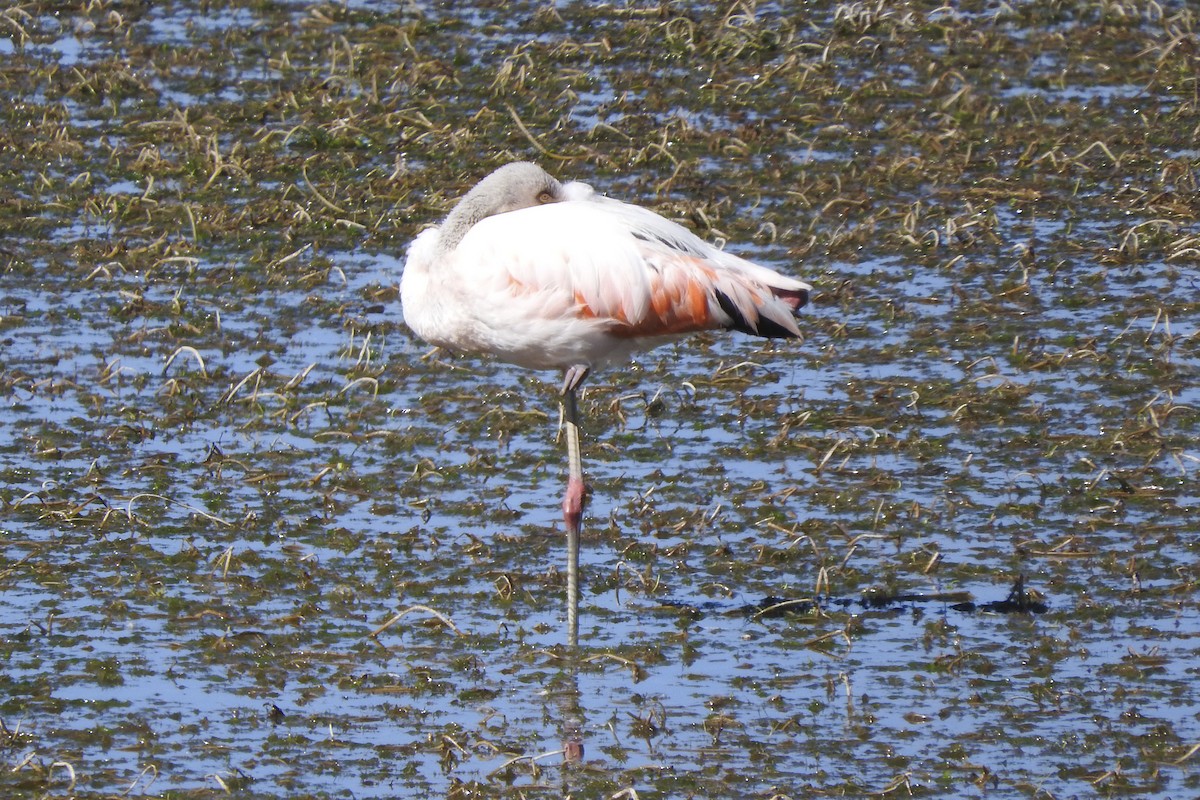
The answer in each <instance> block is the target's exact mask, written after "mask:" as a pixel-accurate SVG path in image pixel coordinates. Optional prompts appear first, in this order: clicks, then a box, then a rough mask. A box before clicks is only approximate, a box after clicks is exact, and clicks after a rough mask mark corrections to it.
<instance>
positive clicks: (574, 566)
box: [562, 366, 588, 647]
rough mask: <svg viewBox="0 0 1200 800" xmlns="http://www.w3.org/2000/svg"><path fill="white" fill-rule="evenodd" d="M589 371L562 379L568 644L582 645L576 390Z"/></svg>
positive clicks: (576, 370)
mask: <svg viewBox="0 0 1200 800" xmlns="http://www.w3.org/2000/svg"><path fill="white" fill-rule="evenodd" d="M587 374H588V369H587V368H586V367H579V366H576V367H571V368H570V369H568V370H567V372H566V375H565V376H564V377H563V386H562V393H563V424H564V426H565V427H566V434H567V493H566V495H565V496H564V497H563V502H562V508H563V522H564V523H565V524H566V528H567V643H568V644H569V645H570V646H571V647H575V646H576V645H578V644H579V529H580V523H581V522H582V520H583V504H584V500H585V499H586V497H587V487H586V486H584V484H583V457H582V456H581V455H580V452H579V404H578V396H577V393H576V389H577V388H578V387H579V384H581V383H582V382H583V379H584V378H586V377H587Z"/></svg>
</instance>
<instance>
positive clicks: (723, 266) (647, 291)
mask: <svg viewBox="0 0 1200 800" xmlns="http://www.w3.org/2000/svg"><path fill="white" fill-rule="evenodd" d="M811 288H812V287H810V286H809V285H808V284H806V283H804V282H802V281H799V280H796V279H795V278H790V277H787V276H785V275H781V274H780V273H778V272H775V271H774V270H771V269H767V268H766V267H761V266H758V265H757V264H753V263H751V262H749V261H746V260H745V259H742V258H738V257H737V256H735V255H732V254H730V253H726V252H725V251H723V250H721V249H719V248H717V247H714V246H713V245H711V244H708V243H707V242H705V241H704V240H702V239H700V238H699V237H697V236H696V235H694V234H693V233H691V232H690V231H688V230H687V229H686V228H684V227H683V226H681V225H678V224H676V223H674V222H671V221H670V220H667V219H665V218H663V217H661V216H659V215H658V214H656V213H655V212H653V211H651V210H649V209H646V208H642V207H640V206H636V205H631V204H629V203H624V202H621V201H619V200H615V199H612V198H609V197H605V196H604V195H602V194H598V193H597V192H595V191H594V190H593V189H592V188H591V187H590V186H588V185H587V184H584V183H579V182H570V183H560V182H559V181H558V180H556V179H554V178H553V177H551V176H550V175H549V174H548V173H547V172H546V171H545V170H543V169H542V168H541V167H540V166H538V165H536V164H533V163H529V162H514V163H510V164H507V165H505V166H503V167H500V168H499V169H497V170H496V171H495V172H492V173H491V174H490V175H488V176H487V177H485V178H484V179H483V180H482V181H480V182H479V183H478V184H477V185H476V186H475V187H474V188H473V189H471V190H470V191H469V192H467V194H466V195H465V196H463V198H462V199H461V200H459V201H458V203H457V204H456V205H455V206H454V208H453V209H452V210H451V211H450V214H449V215H448V216H447V217H446V219H445V220H444V221H443V222H442V224H441V225H440V226H438V227H432V228H428V229H426V230H425V231H422V232H421V233H420V234H419V235H418V236H417V237H416V239H414V240H413V242H412V244H411V245H410V247H409V251H408V258H407V260H406V262H405V265H404V274H403V276H402V278H401V280H400V300H401V304H402V305H403V308H404V319H405V322H406V323H407V324H408V325H409V327H410V328H412V330H413V331H414V332H415V333H416V334H417V335H418V336H420V337H421V338H422V339H424V340H425V341H426V342H429V343H430V344H432V345H435V346H438V347H442V348H446V349H448V350H453V351H457V352H462V353H476V354H491V355H493V356H497V357H499V358H500V359H502V360H504V361H507V362H510V363H512V364H516V365H518V366H521V367H525V368H528V369H534V370H548V369H555V370H562V373H563V381H562V387H561V393H562V398H563V414H562V416H563V422H564V428H565V433H566V442H567V460H568V477H567V489H566V494H565V495H564V497H563V501H562V509H563V521H564V523H565V526H566V533H567V596H568V604H567V631H568V640H569V642H570V643H571V644H572V645H574V644H576V643H577V636H578V598H579V577H578V575H579V529H580V523H581V520H582V517H583V506H584V500H585V495H586V488H585V486H584V482H583V463H582V459H581V457H580V451H579V425H578V403H577V390H578V389H579V387H580V385H581V384H582V383H583V381H584V380H585V379H586V378H587V376H588V374H589V373H590V372H591V371H592V370H593V369H595V368H597V367H600V366H603V365H605V364H609V363H612V362H616V361H621V360H623V359H626V358H627V357H628V356H629V355H630V354H632V353H633V352H635V351H638V350H644V349H648V348H652V347H656V346H658V345H661V344H663V343H666V342H669V341H672V340H674V339H677V338H678V337H679V336H681V335H683V334H687V333H691V332H694V331H703V330H713V329H730V330H736V331H741V332H743V333H748V334H753V335H756V336H765V337H771V338H798V337H800V335H801V334H800V329H799V327H798V326H797V324H796V319H795V312H796V311H798V310H799V309H800V307H801V306H803V305H804V304H805V303H806V302H807V301H808V293H809V291H811Z"/></svg>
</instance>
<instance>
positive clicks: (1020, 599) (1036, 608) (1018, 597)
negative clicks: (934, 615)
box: [950, 575, 1050, 614]
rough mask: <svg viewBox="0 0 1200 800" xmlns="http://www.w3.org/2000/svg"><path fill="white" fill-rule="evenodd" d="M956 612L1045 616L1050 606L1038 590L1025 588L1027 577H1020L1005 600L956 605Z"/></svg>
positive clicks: (953, 606) (953, 607)
mask: <svg viewBox="0 0 1200 800" xmlns="http://www.w3.org/2000/svg"><path fill="white" fill-rule="evenodd" d="M950 607H951V608H952V609H954V610H955V611H965V612H968V613H972V612H975V611H988V612H991V613H993V614H1045V613H1046V611H1048V610H1049V608H1050V607H1049V606H1048V605H1046V604H1045V603H1044V602H1042V594H1041V592H1039V591H1037V590H1036V589H1026V588H1025V576H1024V575H1018V576H1017V580H1016V582H1015V583H1013V587H1012V589H1011V590H1009V592H1008V597H1006V598H1004V599H1003V600H993V601H992V602H990V603H979V604H978V605H977V604H975V603H973V602H966V603H955V604H954V605H952V606H950Z"/></svg>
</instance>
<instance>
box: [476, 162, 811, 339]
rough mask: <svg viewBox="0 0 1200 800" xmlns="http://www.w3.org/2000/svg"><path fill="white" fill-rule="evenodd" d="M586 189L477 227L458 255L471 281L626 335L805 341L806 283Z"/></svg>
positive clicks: (548, 314)
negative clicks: (739, 335)
mask: <svg viewBox="0 0 1200 800" xmlns="http://www.w3.org/2000/svg"><path fill="white" fill-rule="evenodd" d="M579 186H581V185H580V184H569V185H568V187H567V188H568V192H569V194H568V196H569V197H570V198H571V199H568V200H567V201H565V202H561V203H551V204H548V205H544V206H537V207H533V208H526V209H522V210H520V211H514V212H511V213H507V214H499V215H496V216H494V217H489V218H487V219H484V220H482V221H480V222H479V223H477V224H476V225H475V226H474V227H473V228H472V229H471V231H469V232H468V234H467V235H466V236H465V237H464V238H463V241H462V242H461V243H460V244H459V246H458V247H457V248H456V251H455V254H454V261H455V267H456V269H457V270H458V271H459V272H460V273H461V274H463V278H464V283H465V284H467V285H469V286H474V287H478V288H480V289H482V290H483V291H485V292H486V293H487V294H489V295H491V296H494V297H500V296H504V295H508V296H509V297H510V298H513V300H514V301H516V302H515V305H516V306H519V307H523V308H522V313H523V314H531V313H532V314H534V315H535V316H538V317H543V318H556V319H560V320H576V321H589V322H592V323H594V324H595V325H598V326H600V327H602V328H603V329H604V330H605V331H606V332H607V333H608V334H609V335H611V336H615V337H621V338H640V337H659V336H672V335H676V334H682V333H688V332H691V331H698V330H708V329H714V328H733V329H737V330H742V331H745V332H748V333H754V334H758V335H761V336H799V335H800V331H799V329H798V328H797V326H796V323H795V320H794V319H793V317H792V312H793V311H794V310H795V308H796V307H798V305H799V303H797V302H794V300H793V299H790V297H791V296H795V297H800V296H803V295H804V294H805V293H806V292H807V290H808V286H807V285H806V284H804V283H801V282H800V281H796V280H793V279H791V278H786V277H784V276H782V275H779V274H778V273H776V272H774V271H772V270H768V269H766V268H764V267H759V266H757V265H755V264H752V263H750V262H748V261H745V260H743V259H740V258H738V257H736V256H733V255H731V254H728V253H725V252H723V251H721V250H718V249H717V248H715V247H713V246H711V245H709V244H707V243H706V242H704V241H703V240H701V239H699V238H698V237H696V236H695V235H693V234H692V233H690V232H689V231H688V230H687V229H685V228H683V227H682V226H680V225H677V224H675V223H673V222H670V221H669V220H666V219H664V218H663V217H661V216H659V215H657V214H655V213H654V212H652V211H649V210H647V209H643V208H639V207H637V206H632V205H629V204H626V203H622V202H620V201H617V200H611V199H609V198H605V197H602V196H600V195H594V194H593V195H590V196H581V192H580V190H579V189H577V188H576V187H579ZM585 188H586V187H585ZM524 318H527V317H524Z"/></svg>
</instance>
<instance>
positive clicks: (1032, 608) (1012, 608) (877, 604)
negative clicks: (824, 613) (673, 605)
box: [738, 575, 1049, 619]
mask: <svg viewBox="0 0 1200 800" xmlns="http://www.w3.org/2000/svg"><path fill="white" fill-rule="evenodd" d="M856 603H861V605H862V606H864V607H865V608H867V609H873V610H875V609H883V608H890V607H892V606H896V605H900V604H901V603H950V604H951V605H950V608H951V609H952V610H954V611H962V612H964V613H971V614H973V613H975V612H976V611H985V612H991V613H994V614H1044V613H1046V611H1047V610H1049V606H1047V605H1046V603H1045V602H1043V601H1042V595H1041V593H1040V592H1038V591H1037V590H1033V589H1027V588H1026V587H1025V576H1024V575H1020V576H1018V577H1017V580H1016V582H1015V583H1013V587H1012V589H1011V590H1009V593H1008V596H1007V597H1005V598H1004V599H1003V600H993V601H990V602H987V603H976V602H975V601H974V599H973V598H972V597H971V593H970V592H967V591H957V592H906V593H902V594H885V593H883V592H871V593H869V594H866V595H863V596H862V597H861V598H859V599H857V600H854V599H846V598H822V599H819V600H818V599H814V598H812V597H797V598H787V597H776V596H774V595H769V596H767V597H764V598H763V599H762V600H760V601H759V602H757V603H747V604H746V605H744V606H742V607H741V608H740V609H738V611H739V612H740V613H741V614H743V615H745V616H748V617H762V618H767V619H770V618H777V617H787V616H791V615H795V614H807V613H809V612H811V611H813V610H815V609H818V608H830V607H833V606H837V607H840V608H842V609H846V608H849V607H851V606H853V605H855V604H856Z"/></svg>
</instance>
